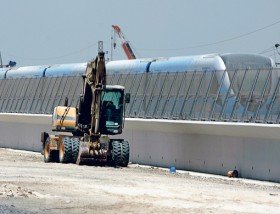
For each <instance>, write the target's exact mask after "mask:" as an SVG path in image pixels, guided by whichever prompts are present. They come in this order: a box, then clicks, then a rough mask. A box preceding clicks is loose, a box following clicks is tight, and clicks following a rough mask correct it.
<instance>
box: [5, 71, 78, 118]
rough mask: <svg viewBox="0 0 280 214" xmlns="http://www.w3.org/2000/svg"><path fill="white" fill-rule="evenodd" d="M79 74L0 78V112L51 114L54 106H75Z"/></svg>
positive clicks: (76, 103) (76, 104) (76, 105)
mask: <svg viewBox="0 0 280 214" xmlns="http://www.w3.org/2000/svg"><path fill="white" fill-rule="evenodd" d="M82 88H83V78H82V77H81V76H63V77H42V78H18V79H0V112H1V113H29V114H30V113H31V114H52V112H53V109H54V107H55V106H59V105H64V102H65V98H66V97H68V104H69V105H71V106H75V107H78V101H79V97H80V94H81V92H82Z"/></svg>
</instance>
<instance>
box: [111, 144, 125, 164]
mask: <svg viewBox="0 0 280 214" xmlns="http://www.w3.org/2000/svg"><path fill="white" fill-rule="evenodd" d="M111 153H112V160H111V163H112V165H113V166H120V167H127V165H128V162H129V144H128V142H127V141H112V151H111Z"/></svg>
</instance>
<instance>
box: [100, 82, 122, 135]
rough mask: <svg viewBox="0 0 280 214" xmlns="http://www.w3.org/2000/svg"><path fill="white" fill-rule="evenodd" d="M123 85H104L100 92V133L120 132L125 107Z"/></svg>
mask: <svg viewBox="0 0 280 214" xmlns="http://www.w3.org/2000/svg"><path fill="white" fill-rule="evenodd" d="M125 101H127V100H126V99H125V96H124V87H123V86H106V89H105V90H103V91H102V93H101V115H100V133H101V134H106V135H107V134H108V135H115V134H120V133H122V129H123V122H124V107H125Z"/></svg>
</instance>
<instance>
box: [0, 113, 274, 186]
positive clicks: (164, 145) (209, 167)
mask: <svg viewBox="0 0 280 214" xmlns="http://www.w3.org/2000/svg"><path fill="white" fill-rule="evenodd" d="M50 123H51V116H50V115H26V114H0V134H1V140H0V146H1V147H8V148H15V149H24V150H31V151H41V142H40V133H41V132H42V131H49V132H50V128H51V125H50ZM279 127H280V126H279V125H269V124H244V123H218V122H199V121H170V120H142V119H127V120H126V124H125V130H124V133H123V134H122V136H121V137H122V138H125V139H126V140H128V141H129V143H130V147H131V155H130V159H131V161H132V162H134V163H140V164H147V165H154V166H161V167H170V166H175V167H176V168H177V169H185V170H192V171H199V172H207V173H214V174H221V175H226V173H227V172H228V171H229V170H233V169H237V170H238V171H239V173H240V174H241V176H242V177H244V178H253V179H259V180H268V181H275V182H280V167H279V163H280V132H279ZM115 137H116V138H120V136H115Z"/></svg>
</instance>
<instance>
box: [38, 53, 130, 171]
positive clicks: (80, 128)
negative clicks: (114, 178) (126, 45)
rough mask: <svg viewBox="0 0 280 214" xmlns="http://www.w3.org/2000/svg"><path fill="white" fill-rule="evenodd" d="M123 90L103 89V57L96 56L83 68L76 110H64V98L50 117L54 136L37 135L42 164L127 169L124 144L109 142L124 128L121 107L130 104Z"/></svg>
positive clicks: (128, 95) (73, 108) (104, 84)
mask: <svg viewBox="0 0 280 214" xmlns="http://www.w3.org/2000/svg"><path fill="white" fill-rule="evenodd" d="M124 90H125V89H124V87H123V86H119V85H106V67H105V58H104V53H103V52H99V53H98V56H97V57H96V59H94V60H92V61H90V62H88V64H87V68H86V71H85V75H84V86H83V92H82V94H81V96H80V101H79V107H78V108H76V107H70V106H68V101H67V98H66V100H65V104H64V106H57V107H55V108H54V112H53V116H52V131H53V132H57V133H58V134H55V135H51V134H48V133H46V132H42V133H41V142H42V145H43V146H42V154H43V155H44V161H45V162H60V163H77V164H79V165H80V164H104V165H105V164H107V165H113V166H121V167H125V166H127V165H128V162H129V144H128V142H127V141H124V140H123V139H110V138H109V135H117V134H121V133H122V129H123V128H124V118H125V117H124V110H125V103H129V101H130V94H125V92H124ZM66 133H67V134H66Z"/></svg>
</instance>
